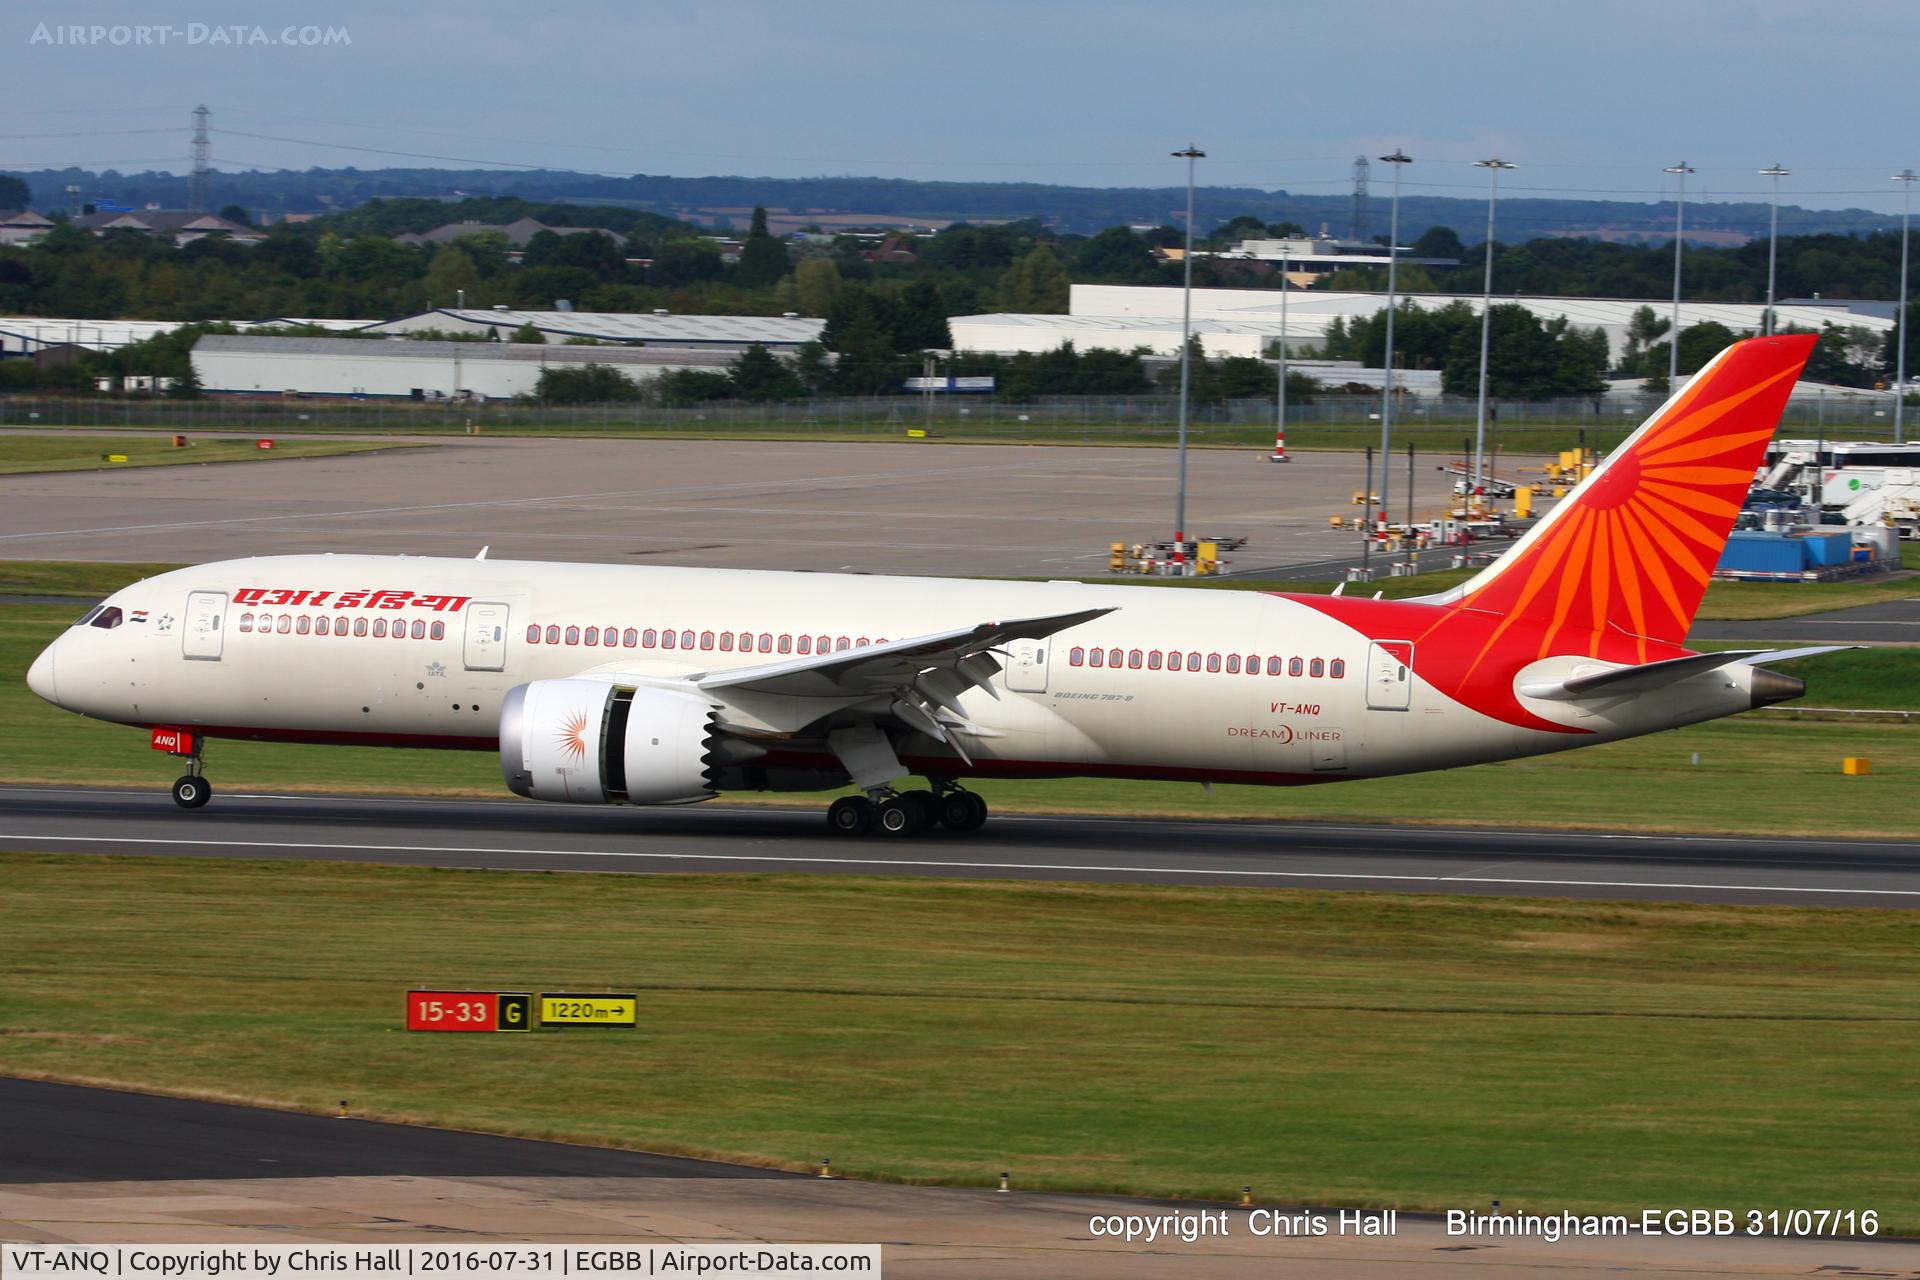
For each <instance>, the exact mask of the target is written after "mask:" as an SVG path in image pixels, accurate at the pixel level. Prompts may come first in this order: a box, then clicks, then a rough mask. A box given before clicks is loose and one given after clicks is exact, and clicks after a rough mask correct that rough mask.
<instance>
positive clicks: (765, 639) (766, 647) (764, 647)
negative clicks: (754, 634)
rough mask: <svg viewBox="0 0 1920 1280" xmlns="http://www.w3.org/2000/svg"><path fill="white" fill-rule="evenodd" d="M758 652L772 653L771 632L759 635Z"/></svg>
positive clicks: (763, 632)
mask: <svg viewBox="0 0 1920 1280" xmlns="http://www.w3.org/2000/svg"><path fill="white" fill-rule="evenodd" d="M760 652H762V653H772V652H773V632H771V631H762V632H761V633H760Z"/></svg>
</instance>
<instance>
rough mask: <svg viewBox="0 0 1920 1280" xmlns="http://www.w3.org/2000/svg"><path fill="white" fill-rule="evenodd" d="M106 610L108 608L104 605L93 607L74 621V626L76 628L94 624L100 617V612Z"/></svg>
mask: <svg viewBox="0 0 1920 1280" xmlns="http://www.w3.org/2000/svg"><path fill="white" fill-rule="evenodd" d="M105 608H106V606H105V605H103V604H97V605H95V606H93V608H91V609H89V610H87V611H86V612H85V613H83V614H81V615H80V616H79V617H77V618H75V619H74V620H73V625H74V626H76V627H84V626H86V625H87V624H88V623H89V622H92V621H93V620H94V619H95V618H97V617H99V616H100V611H101V610H102V609H105Z"/></svg>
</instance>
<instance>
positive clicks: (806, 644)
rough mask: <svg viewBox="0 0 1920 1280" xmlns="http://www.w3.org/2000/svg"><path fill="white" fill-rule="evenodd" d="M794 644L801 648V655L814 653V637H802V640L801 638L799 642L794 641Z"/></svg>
mask: <svg viewBox="0 0 1920 1280" xmlns="http://www.w3.org/2000/svg"><path fill="white" fill-rule="evenodd" d="M794 644H795V645H797V646H798V647H799V651H800V652H801V653H812V652H813V637H812V636H801V637H800V638H799V639H798V640H796V641H794Z"/></svg>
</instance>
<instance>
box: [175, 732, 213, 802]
mask: <svg viewBox="0 0 1920 1280" xmlns="http://www.w3.org/2000/svg"><path fill="white" fill-rule="evenodd" d="M171 754H173V755H176V756H180V757H182V758H183V759H185V760H186V762H187V771H186V773H185V774H184V775H183V776H181V777H179V778H176V779H175V780H174V783H173V802H174V803H175V804H177V805H179V806H180V807H181V808H182V809H198V808H199V807H200V806H201V805H203V804H205V803H206V802H207V801H209V800H211V799H213V784H212V783H210V782H208V781H207V779H206V775H205V774H203V773H202V772H201V769H202V767H203V766H202V765H201V763H200V744H199V742H197V741H196V742H194V743H193V750H192V751H191V752H184V751H175V752H172V753H171Z"/></svg>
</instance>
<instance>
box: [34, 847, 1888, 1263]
mask: <svg viewBox="0 0 1920 1280" xmlns="http://www.w3.org/2000/svg"><path fill="white" fill-rule="evenodd" d="M0 876H3V877H4V879H5V882H6V885H7V890H8V893H7V898H8V907H7V915H8V920H7V928H6V930H5V932H4V933H3V934H0V1071H5V1072H8V1073H12V1074H23V1075H45V1076H51V1077H56V1078H63V1079H80V1080H86V1081H93V1082H101V1083H111V1084H119V1085H130V1086H135V1087H139V1088H146V1089H155V1090H161V1091H172V1092H181V1093H188V1094H195V1095H200V1096H212V1097H217V1098H227V1099H234V1100H242V1101H250V1102H262V1103H267V1104H271V1105H276V1106H284V1107H293V1108H304V1109H309V1110H323V1109H326V1108H329V1107H331V1106H332V1104H333V1103H334V1102H335V1101H336V1100H337V1099H340V1098H346V1099H349V1100H350V1101H351V1103H352V1106H353V1109H354V1111H355V1112H356V1113H357V1114H359V1115H362V1116H369V1117H383V1118H394V1119H404V1120H413V1121H424V1122H429V1123H435V1124H443V1125H453V1126H458V1127H462V1128H473V1129H483V1130H493V1131H500V1132H509V1133H522V1134H530V1135H536V1136H544V1137H559V1138H570V1139H578V1140H586V1141H594V1142H609V1143H614V1144H621V1145H632V1146H638V1147H644V1148H648V1149H654V1150H667V1151H680V1152H688V1153H695V1154H714V1155H720V1156H725V1157H730V1158H736V1159H743V1160H747V1161H752V1162H756V1163H763V1164H770V1165H779V1166H785V1167H796V1168H798V1167H806V1166H809V1165H811V1164H812V1163H814V1162H816V1161H817V1160H819V1159H820V1158H822V1157H831V1158H832V1160H833V1163H834V1168H835V1170H836V1171H838V1172H843V1173H846V1174H850V1175H854V1176H863V1177H877V1178H885V1179H899V1180H908V1181H937V1182H941V1183H947V1184H955V1183H958V1184H974V1185H980V1184H984V1183H988V1182H990V1181H991V1180H992V1179H993V1178H994V1177H995V1176H996V1175H997V1174H998V1172H999V1171H1000V1170H1002V1169H1006V1170H1010V1171H1011V1172H1012V1173H1013V1176H1014V1178H1015V1180H1016V1182H1017V1185H1019V1186H1022V1187H1027V1188H1035V1189H1040V1188H1047V1189H1081V1190H1108V1191H1119V1192H1138V1193H1148V1194H1160V1195H1180V1196H1197V1197H1208V1198H1226V1197H1229V1196H1233V1195H1235V1194H1237V1192H1238V1190H1239V1188H1240V1187H1241V1186H1242V1185H1246V1184H1251V1185H1252V1186H1253V1187H1254V1188H1255V1189H1256V1191H1257V1193H1258V1194H1259V1195H1260V1196H1261V1197H1262V1198H1263V1199H1267V1200H1273V1201H1283V1202H1302V1203H1312V1204H1358V1205H1398V1206H1403V1207H1439V1206H1449V1205H1452V1206H1457V1205H1466V1204H1480V1205H1484V1204H1486V1203H1487V1202H1488V1201H1489V1200H1491V1199H1494V1198H1496V1197H1497V1198H1499V1199H1500V1200H1501V1201H1502V1203H1503V1205H1504V1207H1505V1208H1506V1209H1507V1210H1508V1211H1510V1212H1511V1211H1516V1210H1546V1209H1562V1208H1565V1209H1573V1210H1578V1211H1603V1210H1615V1211H1637V1210H1638V1209H1639V1208H1640V1207H1642V1206H1645V1205H1650V1204H1660V1205H1664V1204H1688V1205H1690V1204H1706V1205H1733V1206H1741V1207H1745V1206H1760V1207H1772V1206H1780V1207H1792V1206H1802V1205H1810V1204H1813V1205H1830V1204H1840V1205H1844V1206H1848V1207H1858V1208H1868V1207H1871V1208H1875V1209H1878V1210H1879V1211H1880V1213H1881V1214H1882V1215H1883V1217H1884V1219H1885V1222H1886V1227H1887V1230H1889V1231H1890V1232H1898V1231H1912V1230H1916V1229H1920V1196H1917V1195H1916V1192H1915V1186H1914V1182H1913V1179H1912V1176H1911V1154H1912V1152H1913V1151H1914V1150H1915V1148H1916V1146H1920V1110H1916V1109H1915V1108H1913V1107H1911V1106H1907V1105H1904V1103H1903V1099H1905V1098H1906V1096H1907V1094H1908V1092H1909V1088H1910V1084H1911V1079H1912V1065H1911V1064H1912V1062H1913V1060H1914V1057H1915V1054H1916V1053H1920V918H1916V917H1915V916H1914V915H1913V914H1911V913H1904V912H1880V911H1839V910H1824V911H1822V910H1799V909H1789V908H1739V907H1711V906H1692V905H1629V904H1609V903H1563V902H1542V901H1526V900H1504V899H1483V898H1469V897H1446V898H1426V897H1413V896H1403V895H1397V894H1395V895H1379V896H1368V895H1362V894H1336V893H1315V892H1301V891H1283V890H1246V889H1231V890H1229V889H1194V888H1179V887H1159V886H1126V885H1047V884H1008V883H991V882H975V881H950V880H943V881H915V880H879V879H851V878H840V877H834V878H826V879H821V878H806V877H771V876H769V877H758V876H739V877H694V876H688V877H680V876H630V877H623V876H598V875H567V876H559V875H536V874H520V873H506V872H457V871H432V870H425V869H412V868H379V867H358V866H348V865H312V864H273V865H262V864H248V863H201V862H197V861H190V860H172V859H168V860H164V861H163V860H152V861H149V860H145V859H139V858H125V859H111V858H100V859H94V858H85V857H46V856H34V855H4V856H0ZM78 903H85V909H84V910H76V909H75V906H76V904H78ZM419 985H429V986H441V987H450V988H478V989H483V990H484V989H498V990H531V991H541V990H593V991H609V990H611V991H637V992H639V993H640V1009H641V1017H640V1020H641V1028H640V1029H639V1030H636V1031H631V1032H606V1031H602V1032H584V1033H581V1032H575V1033H571V1034H568V1033H553V1034H539V1035H531V1036H499V1037H492V1036H426V1035H408V1034H406V1033H404V1032H403V1031H400V1030H398V1029H397V1028H398V1025H399V1023H400V1022H401V1017H400V1013H401V999H402V992H403V990H404V989H405V988H407V987H410V986H419Z"/></svg>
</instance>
